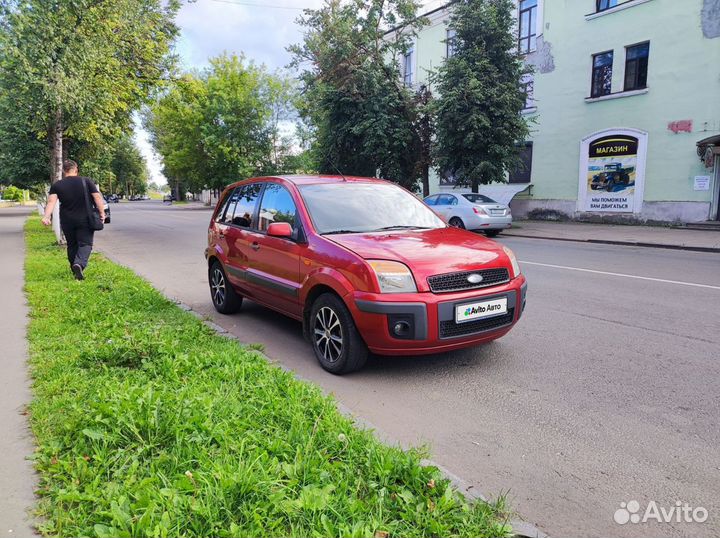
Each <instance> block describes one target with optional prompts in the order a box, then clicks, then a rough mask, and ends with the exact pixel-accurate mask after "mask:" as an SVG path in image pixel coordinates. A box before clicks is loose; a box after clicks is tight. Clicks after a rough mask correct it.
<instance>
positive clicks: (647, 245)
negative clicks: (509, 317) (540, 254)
mask: <svg viewBox="0 0 720 538" xmlns="http://www.w3.org/2000/svg"><path fill="white" fill-rule="evenodd" d="M503 235H504V236H505V237H522V238H525V239H545V240H550V241H569V242H573V243H591V244H600V245H618V246H624V247H645V248H664V249H670V250H687V251H692V252H711V253H720V248H714V247H694V246H692V245H673V244H668V243H643V242H639V241H614V240H610V239H607V240H606V239H576V238H570V237H549V236H544V235H529V234H516V233H505V234H503Z"/></svg>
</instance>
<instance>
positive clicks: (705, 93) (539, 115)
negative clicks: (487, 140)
mask: <svg viewBox="0 0 720 538" xmlns="http://www.w3.org/2000/svg"><path fill="white" fill-rule="evenodd" d="M451 9H452V4H449V5H448V6H445V7H442V8H439V9H436V10H434V11H431V12H430V13H428V14H427V17H428V18H429V19H430V21H431V24H430V25H429V26H427V27H425V28H423V29H422V30H421V31H420V33H419V35H418V37H417V39H416V40H415V43H414V45H413V47H412V49H411V50H410V51H409V53H408V55H407V56H406V57H405V58H403V61H402V64H401V70H402V75H403V80H404V82H405V83H406V84H408V85H411V86H413V87H419V86H420V85H422V84H426V83H427V81H428V73H429V71H431V70H432V69H435V68H437V67H438V66H439V65H440V64H441V63H442V62H443V61H444V60H445V58H447V57H448V56H449V55H452V53H453V45H454V42H453V39H454V35H453V32H452V30H450V29H449V28H448V22H449V18H450V10H451ZM517 15H518V23H517V30H516V31H517V43H518V48H519V49H520V51H521V52H523V53H524V55H525V60H526V62H527V63H528V64H531V65H532V66H534V69H535V73H534V75H533V76H528V77H527V78H526V79H524V80H522V81H519V83H520V84H521V85H522V87H523V88H524V89H525V91H526V93H527V103H526V109H525V110H524V111H523V114H524V115H526V116H527V117H528V118H533V117H534V118H535V120H536V123H535V124H534V125H532V126H531V129H532V131H533V132H532V136H531V138H530V139H529V140H527V141H525V142H524V144H523V158H524V162H525V163H526V166H525V167H524V168H522V169H519V170H517V171H515V172H514V173H512V174H511V175H510V178H509V180H510V182H511V183H517V184H526V185H527V186H528V187H529V188H528V189H526V190H525V191H523V192H522V193H521V194H519V195H518V196H516V197H515V199H514V200H513V203H512V206H513V210H514V212H515V214H516V215H523V214H527V213H528V212H530V211H532V210H555V211H559V212H562V213H564V214H566V215H569V216H571V217H573V218H578V219H583V218H593V217H599V216H602V217H607V216H614V217H616V218H620V219H623V220H638V221H675V222H677V221H679V222H700V221H706V220H717V219H718V218H719V215H718V205H719V203H718V196H719V195H720V0H625V1H623V0H518V11H517ZM453 187H454V186H453V184H452V180H443V181H441V180H440V179H439V177H438V176H437V175H435V179H434V181H433V182H432V187H431V188H432V191H433V192H438V191H444V190H448V189H452V188H453ZM518 190H519V189H518Z"/></svg>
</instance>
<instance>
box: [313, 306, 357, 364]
mask: <svg viewBox="0 0 720 538" xmlns="http://www.w3.org/2000/svg"><path fill="white" fill-rule="evenodd" d="M310 335H311V339H312V346H313V351H314V352H315V357H316V358H317V360H318V362H319V363H320V366H322V367H323V368H324V369H325V370H327V371H328V372H330V373H332V374H346V373H348V372H354V371H355V370H359V369H360V368H362V367H363V366H364V365H365V361H367V357H368V349H367V346H366V345H365V342H364V341H363V339H362V337H361V336H360V333H359V332H358V330H357V328H356V327H355V322H354V321H353V319H352V315H351V314H350V311H349V310H348V309H347V307H346V306H345V303H343V302H342V300H341V299H340V298H339V297H337V296H336V295H333V294H332V293H324V294H322V295H321V296H320V297H318V298H317V299H316V300H315V302H314V303H313V305H312V308H311V310H310Z"/></svg>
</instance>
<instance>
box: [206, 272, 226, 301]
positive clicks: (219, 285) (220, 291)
mask: <svg viewBox="0 0 720 538" xmlns="http://www.w3.org/2000/svg"><path fill="white" fill-rule="evenodd" d="M210 291H211V292H212V298H213V301H215V304H216V305H222V304H223V303H224V302H225V293H226V290H225V275H223V273H222V271H221V270H220V269H218V268H217V267H216V268H215V270H214V271H213V274H212V278H211V280H210Z"/></svg>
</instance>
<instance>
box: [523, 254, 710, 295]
mask: <svg viewBox="0 0 720 538" xmlns="http://www.w3.org/2000/svg"><path fill="white" fill-rule="evenodd" d="M520 263H524V264H527V265H539V266H541V267H553V268H555V269H567V270H568V271H580V272H582V273H594V274H596V275H609V276H621V277H625V278H634V279H637V280H650V281H651V282H663V283H665V284H679V285H681V286H692V287H694V288H709V289H711V290H720V286H711V285H710V284H696V283H694V282H681V281H679V280H666V279H664V278H652V277H649V276H638V275H626V274H625V273H611V272H609V271H596V270H594V269H583V268H581V267H567V266H566V265H553V264H551V263H538V262H527V261H523V260H520Z"/></svg>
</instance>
